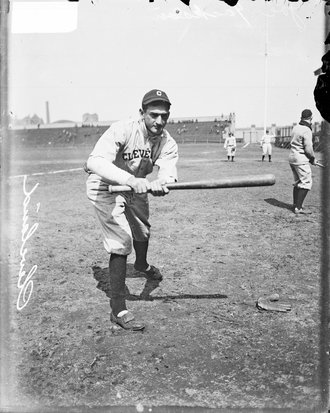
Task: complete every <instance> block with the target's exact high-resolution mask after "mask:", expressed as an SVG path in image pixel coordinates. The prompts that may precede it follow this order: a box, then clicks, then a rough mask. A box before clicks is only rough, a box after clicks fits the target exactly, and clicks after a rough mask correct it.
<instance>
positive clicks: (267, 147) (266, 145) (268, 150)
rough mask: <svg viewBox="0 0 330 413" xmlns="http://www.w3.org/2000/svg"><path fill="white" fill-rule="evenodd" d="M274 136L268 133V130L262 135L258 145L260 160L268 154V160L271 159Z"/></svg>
mask: <svg viewBox="0 0 330 413" xmlns="http://www.w3.org/2000/svg"><path fill="white" fill-rule="evenodd" d="M274 138H275V136H274V135H272V134H270V133H269V130H266V133H265V134H264V135H263V136H262V138H261V141H260V147H261V148H262V158H261V160H262V162H263V161H264V160H265V156H266V155H268V161H269V162H271V161H272V143H273V141H274Z"/></svg>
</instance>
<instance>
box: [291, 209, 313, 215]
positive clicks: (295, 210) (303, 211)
mask: <svg viewBox="0 0 330 413" xmlns="http://www.w3.org/2000/svg"><path fill="white" fill-rule="evenodd" d="M294 213H295V214H296V215H299V214H303V215H310V214H311V213H312V211H309V210H308V209H302V208H300V209H298V208H295V209H294Z"/></svg>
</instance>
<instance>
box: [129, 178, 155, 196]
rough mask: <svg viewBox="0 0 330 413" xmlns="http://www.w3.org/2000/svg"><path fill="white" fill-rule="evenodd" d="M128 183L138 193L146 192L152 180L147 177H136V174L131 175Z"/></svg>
mask: <svg viewBox="0 0 330 413" xmlns="http://www.w3.org/2000/svg"><path fill="white" fill-rule="evenodd" d="M126 183H127V185H128V186H130V187H131V188H132V189H133V191H134V192H135V193H137V194H144V193H146V192H148V190H149V189H150V182H149V181H148V180H147V179H145V178H135V176H131V177H130V178H129V180H128V181H127V182H126Z"/></svg>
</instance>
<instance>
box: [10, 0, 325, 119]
mask: <svg viewBox="0 0 330 413" xmlns="http://www.w3.org/2000/svg"><path fill="white" fill-rule="evenodd" d="M323 5H324V1H323V0H309V1H307V2H301V1H298V2H289V1H287V0H271V1H268V2H266V1H264V0H255V1H252V0H239V2H238V4H237V5H236V6H234V7H230V6H228V5H227V4H226V3H224V2H223V1H218V0H191V1H190V6H189V7H188V6H186V5H185V4H184V3H182V2H181V1H179V0H154V2H151V3H150V2H149V0H134V1H132V0H111V1H109V0H80V1H79V2H67V1H63V0H62V1H41V0H39V1H35V2H29V1H23V2H22V1H15V0H14V1H13V0H12V1H11V12H10V18H9V58H8V63H9V105H8V106H9V110H10V112H11V113H12V115H13V116H15V117H17V118H19V119H21V118H23V117H25V116H27V115H30V116H32V115H33V114H37V115H38V116H40V117H42V118H43V119H44V121H46V101H48V102H49V108H50V118H51V119H50V120H51V122H54V121H58V120H63V119H65V120H73V121H76V122H81V121H82V115H83V114H84V113H86V112H87V113H97V114H98V117H99V120H100V121H112V120H117V119H127V118H131V117H135V116H137V115H138V110H139V108H140V106H141V100H142V97H143V95H144V94H145V93H146V92H147V91H149V90H150V89H154V88H156V89H161V90H164V91H165V92H166V93H167V94H168V96H169V98H170V100H171V102H172V107H171V117H172V118H180V117H191V118H196V117H199V116H219V115H221V114H224V115H227V114H229V113H231V112H234V113H235V115H236V126H237V127H248V126H250V125H252V124H254V125H257V126H265V125H271V124H276V125H278V126H285V125H291V124H292V123H293V122H297V121H299V116H300V113H301V111H302V109H304V108H310V109H311V110H312V111H313V112H314V121H319V120H321V116H320V115H319V113H318V111H317V109H316V108H315V102H314V97H313V90H314V87H315V85H316V80H317V78H316V76H314V73H313V72H314V71H315V70H316V69H318V68H319V67H321V65H322V62H321V58H322V56H323V54H324V53H325V52H324V40H325V30H324V16H325V13H324V6H323ZM22 7H24V9H22ZM45 8H46V9H47V11H48V13H49V15H48V14H47V13H46V12H45ZM22 16H23V18H22ZM37 31H39V32H38V33H36V32H37Z"/></svg>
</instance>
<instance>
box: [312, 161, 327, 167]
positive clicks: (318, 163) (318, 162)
mask: <svg viewBox="0 0 330 413" xmlns="http://www.w3.org/2000/svg"><path fill="white" fill-rule="evenodd" d="M314 165H316V166H319V167H320V168H325V165H323V163H321V162H320V161H316V162H315V163H314Z"/></svg>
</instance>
